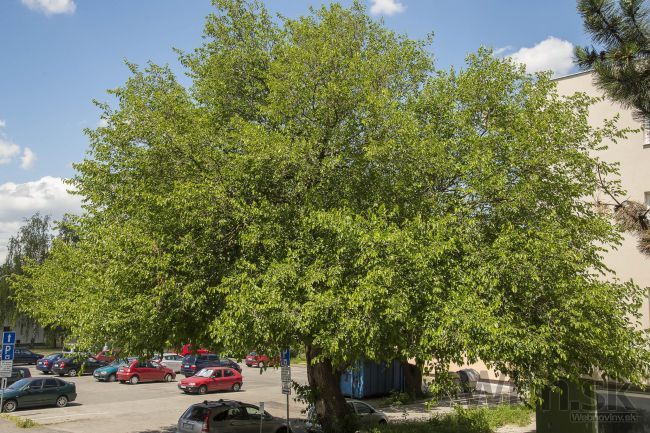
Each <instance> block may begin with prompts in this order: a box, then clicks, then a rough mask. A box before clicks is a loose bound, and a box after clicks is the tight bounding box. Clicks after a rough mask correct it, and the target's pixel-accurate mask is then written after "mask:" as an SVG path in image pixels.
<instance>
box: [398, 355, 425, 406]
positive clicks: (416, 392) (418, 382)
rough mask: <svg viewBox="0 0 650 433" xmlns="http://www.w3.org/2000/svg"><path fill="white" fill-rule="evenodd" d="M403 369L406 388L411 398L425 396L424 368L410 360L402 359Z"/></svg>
mask: <svg viewBox="0 0 650 433" xmlns="http://www.w3.org/2000/svg"><path fill="white" fill-rule="evenodd" d="M401 364H402V371H403V372H404V386H405V388H406V389H405V390H404V392H406V393H407V394H408V395H410V396H411V398H420V397H423V396H424V393H423V392H422V369H421V368H420V366H419V365H414V364H410V363H409V362H408V361H401Z"/></svg>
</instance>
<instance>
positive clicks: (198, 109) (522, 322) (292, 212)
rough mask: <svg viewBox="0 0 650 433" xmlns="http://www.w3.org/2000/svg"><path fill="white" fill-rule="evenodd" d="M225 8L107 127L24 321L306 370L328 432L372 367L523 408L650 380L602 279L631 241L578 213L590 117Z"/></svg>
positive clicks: (641, 341) (327, 29)
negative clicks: (573, 389)
mask: <svg viewBox="0 0 650 433" xmlns="http://www.w3.org/2000/svg"><path fill="white" fill-rule="evenodd" d="M215 5H216V12H215V13H214V14H212V15H210V16H209V17H208V18H207V20H206V25H205V33H204V37H205V42H204V44H203V45H202V46H201V47H199V48H198V49H196V50H195V51H194V52H191V53H180V59H181V61H182V63H183V65H184V66H185V68H186V71H187V74H188V75H189V77H190V78H191V79H192V85H191V86H190V87H184V86H183V85H181V83H180V82H179V81H178V80H177V78H176V77H175V76H174V74H173V73H172V71H171V70H170V69H169V68H168V67H164V66H158V65H154V64H149V65H148V66H146V67H144V68H141V67H138V66H136V65H129V67H130V68H131V71H132V76H131V78H129V79H128V81H127V82H126V83H125V85H124V86H122V87H120V88H118V89H115V90H113V91H111V94H112V95H114V96H115V97H116V98H117V101H118V104H117V106H116V107H111V106H109V105H107V104H100V107H101V108H102V109H103V117H104V118H105V119H106V120H107V122H108V126H106V127H100V128H97V129H95V130H88V131H87V134H88V137H89V139H90V150H89V155H88V157H87V158H86V159H85V160H84V161H83V162H80V163H78V164H76V165H75V168H76V169H77V172H78V174H77V176H76V177H75V178H74V179H73V180H72V183H73V185H74V186H75V187H76V191H77V192H78V194H81V195H82V196H83V197H84V199H85V205H84V209H85V213H84V214H83V215H82V216H81V217H80V218H78V219H77V220H76V221H75V222H74V230H73V232H74V233H75V235H76V239H77V241H76V242H74V243H70V242H68V243H66V242H63V241H55V242H54V246H53V249H52V254H51V256H50V258H49V259H48V260H46V261H45V263H43V264H42V265H40V266H33V267H30V268H29V269H28V272H27V275H26V276H25V277H23V278H19V279H17V280H16V281H15V289H16V292H17V293H18V296H19V298H20V299H21V300H22V301H23V302H22V304H21V306H22V308H23V310H24V311H25V312H27V313H29V314H31V315H33V316H34V317H37V318H38V319H39V320H40V321H42V322H44V323H48V324H55V323H56V324H62V325H64V326H66V327H67V328H69V329H70V330H71V332H72V333H74V335H75V336H76V337H77V338H78V340H79V341H80V342H82V343H86V344H93V343H96V342H103V341H105V340H106V339H110V340H111V341H113V342H114V346H116V347H122V348H124V349H125V350H126V351H129V352H140V353H146V352H150V351H152V350H156V349H160V348H162V347H165V346H167V345H173V344H178V343H180V342H193V343H197V344H203V345H206V346H208V347H211V348H214V349H216V350H219V349H222V348H225V349H228V351H230V352H232V353H237V354H243V353H245V352H246V351H248V350H251V349H257V350H259V351H267V352H272V351H277V350H278V349H279V348H281V347H287V346H291V347H302V348H304V349H305V351H306V352H307V357H308V361H309V365H308V376H309V382H310V385H311V386H312V389H313V391H314V395H315V398H316V408H317V411H318V413H319V415H321V417H322V419H323V420H324V421H325V422H326V423H333V422H334V421H333V420H335V419H340V418H342V417H344V414H345V410H346V409H345V404H344V402H343V399H342V396H341V394H340V391H339V390H338V374H339V373H340V372H341V371H342V370H343V369H345V368H346V367H347V366H349V365H350V364H351V363H353V362H354V361H356V360H357V359H359V358H360V357H365V358H368V359H374V360H392V359H409V358H417V359H420V360H429V359H434V360H435V362H436V363H437V365H438V366H439V367H440V369H442V370H444V369H445V368H447V366H448V365H449V363H450V362H452V361H455V362H462V361H464V360H467V359H469V360H476V359H482V360H483V361H485V362H487V363H488V364H489V365H490V366H492V367H494V368H495V369H496V370H497V371H499V372H501V373H503V374H507V375H509V376H510V377H511V378H512V379H513V380H514V381H515V382H516V384H517V385H518V386H519V387H520V389H522V390H532V391H533V394H534V393H535V391H536V390H537V389H539V388H540V387H543V386H545V385H548V384H550V383H553V382H554V381H555V380H557V379H558V378H565V377H569V378H577V377H579V376H580V375H583V374H589V373H591V372H593V371H594V368H598V369H599V371H601V372H602V374H604V375H607V376H609V377H625V378H627V379H630V380H634V381H639V380H641V379H642V376H643V374H644V372H645V370H646V369H647V366H648V354H647V351H646V347H647V346H646V345H647V341H646V337H645V335H644V334H643V333H641V332H640V331H637V330H636V328H635V326H636V324H637V320H638V318H639V314H638V306H639V305H640V302H641V299H642V292H641V290H640V289H639V288H638V287H636V286H635V285H634V284H632V283H626V284H620V283H618V282H617V281H616V280H615V279H613V278H604V277H605V276H607V277H611V275H610V274H609V271H608V270H607V268H606V267H605V265H604V264H603V262H602V257H601V256H602V252H603V251H604V246H605V245H608V244H611V243H616V242H618V240H619V235H618V233H617V231H616V230H615V229H614V228H613V227H612V225H611V224H610V223H609V222H608V220H607V219H606V218H605V217H603V216H601V215H600V214H599V213H598V212H597V210H596V209H595V208H594V207H593V206H592V205H590V204H588V203H586V202H585V201H584V198H585V197H589V196H591V195H593V193H594V192H595V191H596V190H597V189H598V188H599V187H600V183H599V178H598V176H597V174H596V173H597V168H598V167H602V168H606V169H608V170H610V171H612V172H613V171H615V167H609V166H607V165H606V164H605V163H604V162H601V161H599V160H598V159H597V158H596V157H595V156H594V155H593V151H594V149H596V148H598V147H600V146H601V145H602V142H603V140H616V139H617V138H620V137H621V136H622V133H621V132H620V131H618V130H617V129H616V127H615V125H614V124H613V123H612V122H607V123H606V124H605V125H603V127H602V128H599V129H594V128H592V127H590V126H589V124H588V122H587V115H588V107H589V104H590V103H591V102H593V101H592V100H591V99H589V98H588V97H586V96H584V95H576V96H573V97H569V98H564V97H560V96H559V95H558V94H557V92H556V90H555V84H554V83H553V82H552V81H551V79H550V77H549V76H548V75H545V74H539V75H535V76H532V75H528V74H526V73H525V71H524V69H523V67H521V66H518V65H515V64H514V63H512V61H511V60H508V59H497V58H495V57H494V56H492V53H491V52H490V51H489V50H485V49H481V50H480V51H478V52H477V53H476V54H472V55H470V56H468V59H467V65H466V66H465V68H463V69H461V70H458V71H456V70H450V71H440V70H437V69H435V67H434V66H433V59H432V56H431V54H430V52H429V51H428V46H427V43H426V41H414V40H411V39H409V38H407V37H405V36H401V35H397V34H395V33H393V32H391V31H389V30H388V29H387V28H386V27H385V26H384V25H383V24H382V23H381V22H377V21H375V20H373V19H372V18H370V17H369V16H368V15H367V14H366V12H365V9H364V8H363V6H361V4H360V3H358V2H357V3H355V4H354V5H353V6H352V7H351V8H344V7H342V6H341V5H338V4H332V5H330V6H324V7H322V8H318V9H313V10H312V11H311V13H310V14H309V15H307V16H303V17H299V18H296V19H288V18H282V17H280V18H274V17H271V16H270V15H269V14H268V12H267V11H266V10H265V9H264V7H263V5H262V3H261V2H258V1H244V0H216V1H215ZM53 290H55V291H56V293H57V296H56V297H52V296H51V292H52V291H53ZM27 300H29V302H27ZM328 426H329V424H328ZM330 427H332V428H335V426H334V425H332V426H330Z"/></svg>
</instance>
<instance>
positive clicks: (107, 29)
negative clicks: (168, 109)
mask: <svg viewBox="0 0 650 433" xmlns="http://www.w3.org/2000/svg"><path fill="white" fill-rule="evenodd" d="M265 2H266V4H267V6H268V7H269V9H271V10H272V11H274V12H280V13H282V14H283V15H285V16H289V17H294V16H298V15H301V14H305V13H307V11H308V7H309V6H310V5H319V4H322V3H324V2H322V1H316V0H314V1H310V0H266V1H265ZM325 3H326V2H325ZM341 3H343V4H350V3H351V1H342V2H341ZM366 3H367V4H368V8H369V10H370V11H372V12H374V15H376V16H377V18H383V19H384V20H385V23H386V25H387V26H388V27H390V28H392V29H394V30H396V31H397V32H400V33H406V34H408V35H409V36H411V37H413V38H422V37H424V36H425V35H426V34H427V33H429V32H432V31H433V32H434V33H435V39H434V44H433V47H432V51H433V53H434V55H435V58H436V63H437V66H438V67H441V68H448V67H450V66H451V65H455V66H462V64H463V59H464V57H465V55H466V54H467V53H468V52H472V51H475V50H476V49H477V48H478V47H479V46H481V45H485V46H492V47H494V48H495V49H500V50H499V53H501V55H514V56H515V57H516V58H517V59H519V60H521V61H523V62H525V63H527V64H528V65H529V66H530V69H532V70H537V69H546V68H549V69H552V70H554V71H556V73H557V74H565V73H567V72H572V71H573V70H574V69H572V65H571V58H570V57H571V55H570V53H571V47H572V45H574V44H575V45H583V44H586V43H588V40H587V38H586V36H585V35H584V32H583V30H582V24H581V20H580V17H579V16H578V14H577V13H576V9H575V2H574V1H573V0H548V1H545V2H537V1H521V0H519V1H517V0H510V1H508V0H472V1H470V0H366ZM211 10H212V5H211V1H210V0H137V1H136V0H110V1H109V0H103V1H102V0H1V1H0V54H1V57H0V58H1V59H2V61H1V62H0V260H1V259H2V256H3V246H4V243H5V242H6V238H7V237H8V235H9V234H11V233H14V232H15V230H16V229H17V227H18V226H19V225H20V221H21V220H22V219H23V218H25V217H28V216H30V215H31V214H32V213H33V212H35V211H41V212H43V213H49V214H53V215H54V216H55V217H58V216H60V215H61V213H62V212H64V211H66V210H76V209H77V208H78V201H77V200H76V199H71V198H70V197H68V196H67V194H66V193H65V187H64V186H63V185H62V183H61V178H65V177H70V176H72V175H73V173H74V172H73V169H72V167H71V163H72V162H74V161H79V160H81V159H82V158H83V157H84V152H85V150H86V146H87V140H86V138H85V136H84V134H83V128H86V127H96V126H97V125H98V121H99V112H98V110H97V109H96V108H95V107H94V106H93V104H92V102H91V101H92V99H98V100H100V101H107V100H108V97H107V96H106V93H105V90H106V89H108V88H113V87H116V86H118V85H120V84H122V83H123V82H124V81H125V79H126V78H127V75H128V74H127V69H126V67H125V66H124V64H123V60H124V59H128V60H129V61H131V62H135V63H144V62H146V61H147V60H152V61H153V62H156V63H169V64H170V65H172V67H174V68H175V69H177V70H178V71H179V72H181V71H180V69H179V67H178V62H177V61H176V56H175V55H174V53H173V52H172V50H171V48H172V47H177V48H181V49H192V48H193V47H196V46H198V45H199V44H200V43H201V32H202V26H203V19H204V17H205V15H207V14H208V13H209V12H210V11H211Z"/></svg>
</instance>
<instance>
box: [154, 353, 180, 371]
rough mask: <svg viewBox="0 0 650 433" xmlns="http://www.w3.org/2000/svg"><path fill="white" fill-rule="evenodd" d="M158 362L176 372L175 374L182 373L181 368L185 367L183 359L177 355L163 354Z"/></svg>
mask: <svg viewBox="0 0 650 433" xmlns="http://www.w3.org/2000/svg"><path fill="white" fill-rule="evenodd" d="M158 362H159V363H160V365H163V366H165V367H167V368H170V369H172V370H174V373H180V372H181V366H182V365H183V357H182V356H181V355H178V354H176V353H163V354H162V357H160V361H158Z"/></svg>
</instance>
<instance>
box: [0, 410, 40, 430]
mask: <svg viewBox="0 0 650 433" xmlns="http://www.w3.org/2000/svg"><path fill="white" fill-rule="evenodd" d="M0 419H6V420H7V421H11V422H12V423H14V424H16V427H18V428H33V427H40V426H41V425H40V424H39V423H37V422H36V421H34V420H33V419H29V418H21V417H19V416H14V415H8V414H6V413H4V414H1V415H0Z"/></svg>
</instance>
